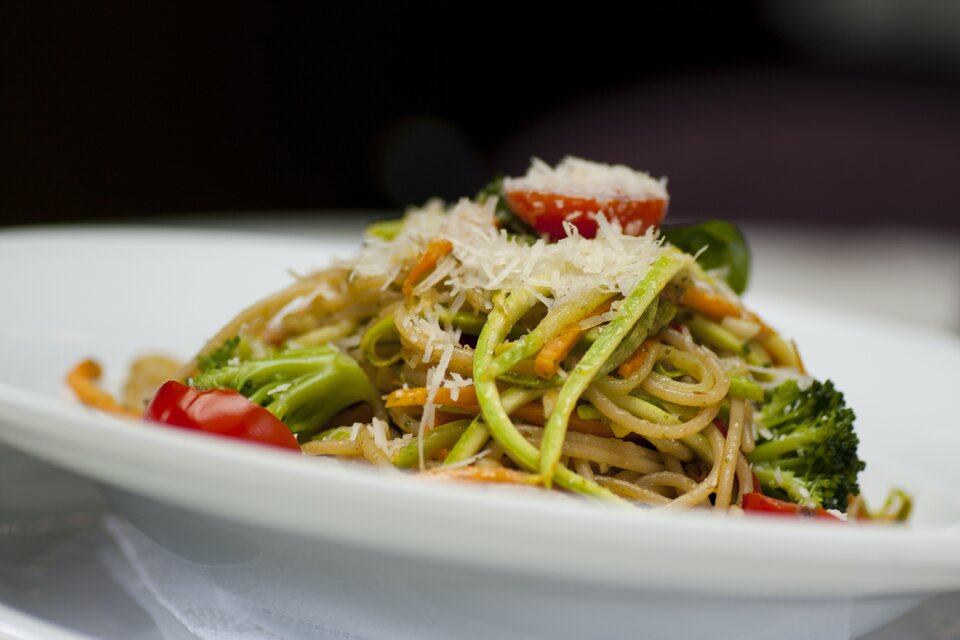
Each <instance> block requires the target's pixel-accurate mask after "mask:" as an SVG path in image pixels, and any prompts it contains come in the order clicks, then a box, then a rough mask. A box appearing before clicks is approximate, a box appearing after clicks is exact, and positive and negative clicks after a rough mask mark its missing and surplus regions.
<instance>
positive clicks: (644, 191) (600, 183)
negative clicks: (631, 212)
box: [503, 156, 667, 220]
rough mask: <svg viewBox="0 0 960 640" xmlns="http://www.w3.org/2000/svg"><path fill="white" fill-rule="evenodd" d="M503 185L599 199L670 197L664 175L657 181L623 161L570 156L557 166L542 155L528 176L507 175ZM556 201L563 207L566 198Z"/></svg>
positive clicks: (506, 187)
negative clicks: (551, 164)
mask: <svg viewBox="0 0 960 640" xmlns="http://www.w3.org/2000/svg"><path fill="white" fill-rule="evenodd" d="M503 187H504V189H505V190H507V191H534V192H538V193H555V194H557V195H562V196H568V197H573V198H593V199H597V200H616V199H623V198H628V199H631V200H645V199H650V200H653V199H660V200H666V199H667V181H666V180H665V179H663V178H661V179H659V180H658V179H656V178H654V177H652V176H651V175H650V174H648V173H644V172H642V171H634V170H633V169H631V168H630V167H627V166H624V165H622V164H617V165H607V164H602V163H599V162H590V161H589V160H583V159H581V158H574V157H570V156H568V157H566V158H564V159H563V161H562V162H561V163H560V164H558V165H557V166H556V167H555V168H554V167H551V166H550V165H548V164H547V163H546V162H544V161H543V160H540V159H539V158H534V159H533V162H532V163H531V165H530V169H529V171H527V174H526V175H525V176H523V177H522V178H507V179H506V180H504V181H503ZM556 204H557V206H558V207H562V206H563V201H562V200H558V202H557V203H556ZM592 213H594V212H589V211H588V212H584V215H591V214H592ZM602 217H603V216H599V218H602ZM599 218H598V220H599Z"/></svg>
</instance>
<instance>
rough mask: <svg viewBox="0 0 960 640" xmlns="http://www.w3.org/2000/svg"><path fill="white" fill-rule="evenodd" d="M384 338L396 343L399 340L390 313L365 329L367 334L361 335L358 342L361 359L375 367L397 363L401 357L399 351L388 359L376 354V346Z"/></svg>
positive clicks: (398, 334)
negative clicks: (361, 354)
mask: <svg viewBox="0 0 960 640" xmlns="http://www.w3.org/2000/svg"><path fill="white" fill-rule="evenodd" d="M384 338H390V339H392V340H397V341H399V339H400V332H398V331H397V324H396V322H395V321H394V318H393V314H392V313H391V314H390V315H388V316H385V317H383V318H381V319H380V320H377V322H376V323H375V324H374V325H373V326H372V327H370V328H369V329H367V332H366V333H364V334H363V338H362V339H361V340H360V351H361V352H362V353H363V357H364V358H366V360H367V362H369V363H370V364H372V365H373V366H375V367H389V366H390V365H392V364H394V363H395V362H399V360H400V357H401V354H400V350H399V349H397V352H396V353H395V354H393V355H392V356H390V357H389V358H384V357H381V356H380V354H378V353H377V345H378V344H379V343H380V340H382V339H384Z"/></svg>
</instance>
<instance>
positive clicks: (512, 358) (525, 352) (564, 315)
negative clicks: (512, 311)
mask: <svg viewBox="0 0 960 640" xmlns="http://www.w3.org/2000/svg"><path fill="white" fill-rule="evenodd" d="M530 295H532V294H530ZM611 296H612V294H610V293H599V292H590V293H588V294H585V295H583V296H582V297H577V298H576V299H574V300H571V301H569V302H566V303H564V304H561V305H558V306H556V307H554V308H553V309H551V310H550V312H549V313H548V314H547V315H546V317H545V318H544V319H543V320H541V321H540V324H538V325H537V326H536V327H535V328H534V329H533V330H532V331H531V332H530V333H528V334H527V335H525V336H523V337H522V338H520V339H519V340H517V341H516V342H515V343H513V344H512V345H511V346H510V348H509V349H507V350H506V351H504V352H503V353H501V354H500V355H499V356H497V357H496V358H495V359H494V360H493V363H492V365H491V366H492V369H493V371H494V375H495V376H498V375H500V374H502V373H506V372H507V371H509V370H510V369H512V368H513V366H514V365H515V364H517V363H518V362H520V361H521V360H526V359H527V358H530V357H533V356H534V355H535V354H536V353H537V352H538V351H540V349H541V348H542V347H543V345H544V343H546V341H547V340H549V339H550V338H552V337H553V336H555V335H556V334H557V333H559V332H560V331H561V330H562V329H564V328H565V327H568V326H570V325H571V324H573V323H574V322H579V321H580V320H583V318H584V317H586V316H587V314H589V313H590V312H591V311H593V310H594V309H596V308H597V307H598V306H600V305H601V304H602V303H603V302H604V301H606V300H607V299H608V298H610V297H611ZM519 319H520V318H516V319H515V320H514V321H513V322H514V323H515V322H516V321H517V320H519Z"/></svg>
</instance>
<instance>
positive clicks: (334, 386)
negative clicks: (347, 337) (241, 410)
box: [190, 340, 377, 440]
mask: <svg viewBox="0 0 960 640" xmlns="http://www.w3.org/2000/svg"><path fill="white" fill-rule="evenodd" d="M232 342H233V341H232V340H228V341H227V342H226V343H225V344H224V347H221V349H224V351H223V353H222V354H220V355H226V358H223V357H219V356H218V357H217V359H216V360H212V359H210V360H208V365H207V367H206V369H205V370H203V371H202V373H200V375H198V376H197V377H196V378H194V379H192V380H191V381H190V385H191V386H193V387H197V388H200V389H235V390H237V391H239V392H240V393H242V394H243V395H244V396H246V397H247V398H249V399H250V400H251V401H253V402H255V403H257V404H259V405H260V406H262V407H264V408H265V409H267V411H269V412H270V413H272V414H273V415H275V416H277V418H279V419H280V420H281V421H282V422H283V423H284V424H286V425H287V426H288V427H290V430H291V431H292V432H293V433H294V434H295V435H296V436H297V437H298V438H300V439H301V440H303V439H304V438H306V437H309V436H310V435H312V434H313V433H315V432H317V431H319V430H320V429H321V428H322V427H323V426H324V425H325V424H326V423H327V422H328V421H329V420H330V418H331V417H333V416H334V415H336V414H337V413H339V412H340V411H342V410H344V409H346V408H347V407H349V406H350V405H352V404H356V403H358V402H368V403H371V404H372V403H374V402H376V398H377V391H376V389H374V387H373V385H372V384H371V383H370V380H369V378H367V375H366V374H365V373H364V372H363V369H361V368H360V365H359V364H357V361H356V360H354V359H353V358H351V357H350V356H348V355H346V354H343V353H340V352H339V351H337V350H336V349H335V348H333V347H332V346H330V345H326V344H324V345H321V346H319V347H311V348H305V349H284V350H280V351H277V352H276V353H273V354H271V355H268V356H266V357H262V358H250V359H247V360H239V361H238V360H236V359H233V358H234V356H233V355H232V354H233V353H234V352H235V351H236V346H237V344H238V343H233V344H232V346H228V345H231V343H232ZM219 351H220V350H219V349H218V352H219ZM215 353H216V352H215Z"/></svg>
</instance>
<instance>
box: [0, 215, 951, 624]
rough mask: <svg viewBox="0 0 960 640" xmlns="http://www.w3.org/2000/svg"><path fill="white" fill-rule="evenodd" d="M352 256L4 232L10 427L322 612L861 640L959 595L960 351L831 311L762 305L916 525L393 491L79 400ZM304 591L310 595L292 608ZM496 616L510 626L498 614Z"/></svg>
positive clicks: (242, 581) (334, 250) (287, 247)
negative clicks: (344, 605) (99, 410)
mask: <svg viewBox="0 0 960 640" xmlns="http://www.w3.org/2000/svg"><path fill="white" fill-rule="evenodd" d="M351 249H352V247H349V246H343V245H342V244H331V243H325V242H323V241H322V239H321V240H317V241H290V240H278V239H257V238H253V237H243V236H236V235H225V234H220V233H206V232H203V233H200V232H195V231H191V232H177V231H156V230H151V231H149V232H148V231H147V230H144V229H103V228H101V229H85V230H57V229H52V230H35V231H31V230H25V231H14V232H7V233H4V234H2V235H0V300H2V301H3V310H2V316H0V354H2V357H0V422H2V429H0V437H2V438H4V439H5V440H7V441H8V442H9V443H11V444H13V445H14V446H16V447H18V448H21V449H23V450H25V451H28V452H31V453H34V454H36V455H38V456H41V457H44V458H46V459H48V460H51V461H53V462H55V463H57V464H60V465H63V466H65V467H67V468H70V469H72V470H74V471H77V472H80V473H82V474H85V475H87V476H89V477H91V478H94V479H97V480H99V481H102V482H104V483H106V484H107V485H110V486H113V487H117V488H119V489H121V490H122V491H121V492H119V493H116V494H114V497H115V499H116V500H117V503H118V504H119V505H120V506H121V509H122V510H124V512H125V513H126V514H127V515H128V516H130V517H132V518H133V519H134V521H135V522H137V523H138V524H139V525H140V526H141V528H143V529H145V530H146V532H147V533H148V534H150V535H151V536H152V537H154V539H160V540H162V541H163V542H164V543H165V544H167V546H168V547H170V548H171V549H172V550H174V551H175V552H177V553H179V554H180V555H181V556H184V557H188V558H190V559H191V560H192V561H193V562H194V563H199V564H202V565H203V566H205V567H207V568H208V569H209V572H210V574H211V575H212V576H213V577H214V579H217V580H218V581H219V582H220V583H221V584H227V585H228V586H229V588H230V589H231V590H233V591H234V592H236V593H238V594H241V595H243V596H245V597H253V598H261V599H262V598H265V597H269V598H270V599H271V603H270V604H271V606H275V607H277V608H278V609H285V610H284V612H285V613H288V614H291V615H299V616H301V617H304V618H306V619H313V618H316V617H317V616H320V612H318V611H316V610H315V608H311V607H309V606H307V607H306V608H304V602H310V601H311V596H312V595H313V594H312V593H311V592H310V589H317V590H318V591H319V592H323V591H324V589H327V590H330V589H333V588H334V586H336V587H337V588H338V589H347V590H349V589H355V590H356V593H357V594H358V597H359V594H363V595H364V597H366V598H368V602H367V604H368V605H373V604H374V603H377V602H378V600H377V598H378V597H379V598H381V600H380V601H379V602H381V603H382V602H389V603H392V604H391V605H390V606H389V607H388V606H384V607H379V608H378V607H374V608H375V609H376V610H377V611H378V612H379V613H382V614H383V616H384V618H385V619H389V620H391V621H394V622H395V623H396V624H397V625H399V626H397V627H396V628H397V629H398V630H405V631H407V632H409V633H410V634H412V635H411V637H413V636H414V635H419V637H424V638H426V637H444V635H445V634H449V632H450V630H451V629H456V630H457V635H458V636H459V637H464V638H467V637H484V635H485V634H486V635H487V637H489V634H490V632H491V629H496V636H497V637H503V638H506V637H516V638H520V637H546V636H549V637H558V638H559V637H577V636H578V635H584V634H586V635H591V634H592V633H593V632H594V631H596V630H598V629H603V630H604V632H610V633H613V632H619V631H622V630H623V629H631V628H632V629H635V628H636V625H637V624H641V623H642V624H643V625H644V628H645V629H647V630H651V631H654V632H653V633H652V634H651V637H657V632H655V630H657V629H659V630H662V632H663V633H664V634H669V635H670V636H672V637H674V638H682V637H695V636H696V635H697V634H698V633H702V632H704V631H705V630H710V631H711V633H712V634H713V637H717V638H720V637H747V636H748V634H750V633H761V634H762V633H764V632H770V631H771V630H776V632H777V633H778V637H805V636H804V634H805V633H807V632H809V633H811V634H815V632H814V631H811V630H813V629H817V628H821V630H822V627H817V626H816V625H822V624H827V623H832V624H834V627H831V628H832V629H833V628H838V629H840V630H839V631H836V633H837V634H838V635H834V636H831V637H849V636H851V635H853V636H855V635H857V634H860V633H863V632H865V631H866V630H868V629H870V628H873V627H875V626H877V625H878V624H881V623H883V622H885V621H886V620H889V619H891V618H892V617H895V616H896V615H898V614H899V613H901V612H902V611H904V610H905V609H906V608H909V607H910V606H912V605H914V604H916V602H919V601H920V599H921V598H922V596H925V595H928V594H932V593H936V592H940V591H945V590H950V589H956V588H960V528H958V527H957V526H956V525H957V523H960V499H958V497H957V495H956V494H955V493H953V492H952V491H951V489H952V487H953V485H954V484H955V482H956V480H957V473H956V471H955V466H954V464H953V456H952V454H951V452H952V451H955V450H956V449H955V448H956V447H957V446H960V436H958V435H957V433H956V431H955V430H952V429H950V424H949V422H950V419H949V416H950V415H952V404H953V397H952V391H953V390H952V386H953V384H954V382H955V373H954V372H955V371H957V370H958V367H960V345H958V343H957V341H956V340H953V339H951V338H948V337H947V336H942V335H938V334H930V333H924V332H922V331H913V330H910V329H908V328H899V327H896V326H889V325H885V324H884V323H882V322H877V321H875V320H871V319H869V318H857V317H852V316H845V315H842V314H835V313H832V312H831V311H830V310H829V309H807V308H800V307H796V306H791V305H790V304H788V303H785V302H783V301H778V300H773V299H755V300H752V304H753V306H754V308H756V309H758V310H759V311H760V312H761V314H762V315H764V316H765V317H767V318H768V319H769V320H770V321H771V322H772V323H773V324H775V325H777V326H780V327H786V328H787V329H788V333H789V334H792V335H794V336H795V337H796V338H797V339H798V341H799V343H800V345H801V347H802V350H803V352H804V353H805V356H806V358H807V361H808V366H809V367H810V368H811V369H812V370H813V371H814V372H815V373H817V374H819V375H821V376H824V377H826V376H829V377H831V378H833V379H834V380H835V381H836V382H837V384H838V386H840V388H842V389H844V390H845V391H846V392H847V395H848V399H849V401H850V403H851V404H852V405H853V406H854V407H855V408H856V410H857V412H858V415H859V417H860V422H859V425H860V426H859V432H860V434H861V439H862V442H863V448H862V456H863V457H864V458H865V459H866V460H867V461H868V470H867V473H866V474H865V477H864V487H865V489H866V491H867V493H868V495H869V496H870V497H872V498H873V499H874V502H876V501H877V500H878V499H880V498H881V497H882V493H883V492H884V491H885V489H886V487H887V486H888V485H889V484H898V485H903V486H906V487H907V488H909V489H910V490H911V492H912V493H914V495H915V497H916V502H917V511H916V518H915V520H914V522H913V524H912V526H911V527H909V528H875V527H852V526H850V527H848V526H840V525H830V524H821V523H810V522H794V521H783V520H770V521H767V520H761V519H749V520H737V519H731V518H721V517H711V516H708V515H705V514H691V515H687V516H684V517H676V516H673V517H667V516H663V515H661V514H657V513H653V512H642V511H635V512H634V511H623V510H618V509H610V508H607V507H599V506H596V505H589V504H583V503H581V502H579V501H572V500H566V499H559V498H557V499H548V498H547V497H544V496H540V495H537V496H530V495H526V494H518V493H514V492H502V491H490V490H480V489H477V488H474V487H463V486H450V485H440V484H433V483H427V482H424V481H421V480H417V479H415V478H406V477H398V478H394V477H386V476H383V475H380V474H379V473H376V472H373V471H370V470H368V469H364V468H359V467H352V466H345V465H341V464H338V463H335V462H332V461H325V460H313V459H301V458H297V457H291V456H290V455H288V454H285V453H283V452H275V451H270V450H264V449H262V448H258V447H255V446H250V445H246V444H244V443H238V442H231V441H223V440H218V439H213V438H208V437H204V436H202V435H197V434H193V433H186V432H182V431H179V430H169V429H164V428H161V427H155V426H149V425H140V424H126V423H122V422H119V421H116V420H113V419H110V418H107V417H104V416H101V415H97V414H95V413H92V412H90V411H87V410H84V409H82V408H80V407H77V406H76V404H75V403H74V402H73V401H72V399H70V398H69V394H67V393H66V391H65V390H64V388H63V384H62V379H63V373H64V372H65V371H66V370H67V369H68V368H69V366H70V365H71V364H73V363H74V362H76V361H77V360H79V359H81V358H83V357H86V356H90V355H95V356H97V357H98V358H99V359H100V360H101V361H103V362H104V363H105V364H106V365H107V366H108V367H109V371H110V380H109V381H108V382H112V383H116V381H118V380H119V379H120V378H121V377H122V375H123V367H124V365H125V363H126V362H127V361H128V360H129V359H130V358H131V357H133V356H134V355H136V354H137V353H140V352H142V351H145V350H153V349H166V350H170V351H172V352H173V353H175V354H178V355H181V356H187V355H189V354H190V353H191V351H192V350H193V349H195V348H196V347H197V346H198V345H199V344H200V343H202V341H203V340H204V338H205V337H207V336H208V335H210V334H212V333H213V332H214V331H215V330H216V329H217V328H219V324H220V323H222V322H224V321H225V320H226V319H228V318H229V317H230V316H231V314H233V313H234V312H235V311H236V310H237V309H239V308H240V307H242V306H244V305H246V304H248V303H249V302H251V301H252V300H253V299H254V298H256V297H257V296H260V295H263V294H265V293H268V292H269V291H271V290H273V289H275V288H278V287H279V286H282V285H283V284H284V283H285V282H286V281H287V279H288V276H287V275H286V270H287V269H288V268H291V269H293V270H294V271H301V272H302V271H306V270H308V269H309V268H310V267H313V266H323V265H325V264H326V263H327V262H328V261H329V260H330V258H331V256H334V255H346V254H349V253H350V251H351ZM200 513H202V514H208V515H210V516H214V519H213V520H205V519H204V518H203V517H201V516H199V515H198V514H200ZM207 524H209V527H206V525H207ZM224 525H226V526H224ZM205 527H206V528H205ZM225 531H230V532H235V533H237V536H238V537H237V540H236V541H235V542H237V545H235V546H234V547H231V549H232V551H231V549H225V547H224V546H223V545H222V544H219V543H218V544H211V543H214V542H217V541H219V540H222V539H221V538H219V537H217V536H220V535H221V534H224V532H225ZM228 551H230V553H227V552H228ZM231 554H232V555H231ZM227 567H229V570H228V569H227ZM290 585H296V588H297V589H299V591H298V593H301V595H302V597H299V598H296V597H288V596H291V592H290ZM304 589H306V590H307V591H306V592H304V591H303V590H304ZM400 593H402V594H403V597H400V596H399V594H400ZM271 594H272V596H271ZM405 601H409V602H416V603H420V604H422V603H423V602H431V603H433V605H434V606H436V607H439V608H440V609H441V610H442V611H441V610H438V611H436V612H433V613H431V614H430V615H431V619H430V620H429V624H427V622H426V621H424V620H406V619H404V618H403V602H405ZM493 605H496V607H497V609H496V610H497V611H498V615H497V616H490V615H487V614H485V613H483V611H489V610H491V609H490V608H491V606H493ZM390 607H392V609H391V608H390ZM327 613H328V614H329V612H327ZM675 616H682V619H683V620H684V624H683V625H681V626H682V628H680V627H678V626H677V623H676V620H677V618H676V617H675ZM407 618H409V616H407ZM351 621H352V619H351V620H347V622H351ZM799 621H803V623H802V624H801V623H800V622H799ZM838 621H842V624H841V623H840V622H838ZM352 623H354V624H356V625H358V626H357V627H356V628H358V629H361V630H363V624H364V623H362V622H357V621H352ZM837 624H840V626H839V627H836V625H837ZM445 625H447V626H445ZM458 625H459V626H458ZM778 625H779V626H778ZM784 625H786V626H784ZM804 625H807V626H804ZM811 625H812V626H811ZM401 627H402V629H401ZM791 630H792V631H791ZM367 633H368V634H369V633H373V632H372V631H370V630H369V629H368V630H367ZM398 633H399V631H398ZM791 633H792V634H793V635H790V634H791ZM831 633H833V632H831ZM510 634H513V635H510ZM538 634H539V635H538ZM361 635H362V634H361ZM758 637H760V636H758ZM819 637H821V638H822V637H827V636H826V635H824V634H823V633H822V632H821V633H819Z"/></svg>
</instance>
